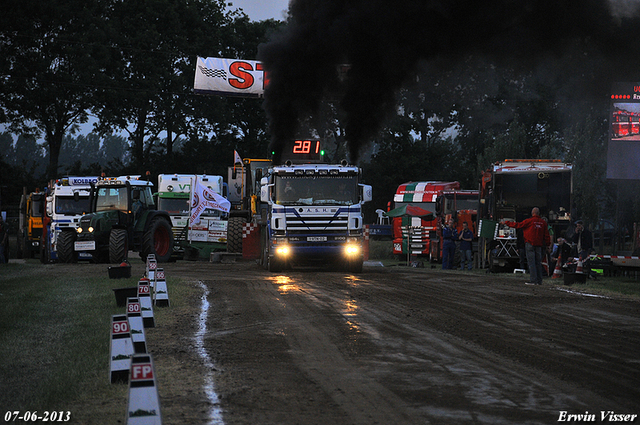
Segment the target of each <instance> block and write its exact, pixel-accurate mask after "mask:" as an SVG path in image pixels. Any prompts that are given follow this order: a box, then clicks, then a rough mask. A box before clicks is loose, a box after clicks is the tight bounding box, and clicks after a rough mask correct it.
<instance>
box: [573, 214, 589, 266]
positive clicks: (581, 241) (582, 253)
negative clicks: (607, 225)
mask: <svg viewBox="0 0 640 425" xmlns="http://www.w3.org/2000/svg"><path fill="white" fill-rule="evenodd" d="M571 241H572V242H573V243H575V244H576V248H577V251H578V258H580V259H582V260H585V259H586V258H587V257H588V256H589V255H591V251H592V250H593V236H592V235H591V231H589V229H586V228H585V227H584V222H583V221H582V220H578V221H576V232H575V233H574V235H573V237H572V238H571Z"/></svg>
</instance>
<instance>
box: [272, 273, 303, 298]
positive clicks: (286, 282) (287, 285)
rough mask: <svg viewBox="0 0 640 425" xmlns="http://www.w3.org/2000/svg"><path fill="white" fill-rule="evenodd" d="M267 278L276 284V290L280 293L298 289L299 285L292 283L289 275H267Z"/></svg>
mask: <svg viewBox="0 0 640 425" xmlns="http://www.w3.org/2000/svg"><path fill="white" fill-rule="evenodd" d="M267 279H269V280H270V281H271V282H273V283H274V284H275V285H278V292H280V293H281V294H286V293H288V292H293V291H299V290H300V287H299V286H298V285H296V284H295V283H293V281H292V280H291V278H290V277H289V276H274V277H268V278H267Z"/></svg>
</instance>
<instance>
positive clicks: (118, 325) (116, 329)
mask: <svg viewBox="0 0 640 425" xmlns="http://www.w3.org/2000/svg"><path fill="white" fill-rule="evenodd" d="M111 332H112V333H113V334H123V333H127V332H129V322H127V321H124V322H113V328H112V330H111Z"/></svg>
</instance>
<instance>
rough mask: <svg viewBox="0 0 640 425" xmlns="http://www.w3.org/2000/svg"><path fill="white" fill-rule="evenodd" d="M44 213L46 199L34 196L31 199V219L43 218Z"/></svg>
mask: <svg viewBox="0 0 640 425" xmlns="http://www.w3.org/2000/svg"><path fill="white" fill-rule="evenodd" d="M43 211H44V198H43V196H42V195H40V194H38V195H33V196H32V197H31V217H42V212H43Z"/></svg>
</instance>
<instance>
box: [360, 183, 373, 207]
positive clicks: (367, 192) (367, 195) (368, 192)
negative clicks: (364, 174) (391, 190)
mask: <svg viewBox="0 0 640 425" xmlns="http://www.w3.org/2000/svg"><path fill="white" fill-rule="evenodd" d="M358 186H360V190H361V195H360V199H362V203H365V202H369V201H371V200H373V189H372V188H371V186H370V185H368V184H360V185H358Z"/></svg>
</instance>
